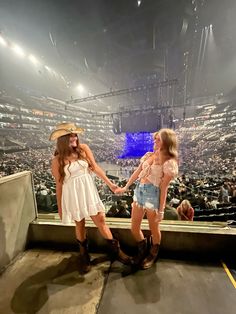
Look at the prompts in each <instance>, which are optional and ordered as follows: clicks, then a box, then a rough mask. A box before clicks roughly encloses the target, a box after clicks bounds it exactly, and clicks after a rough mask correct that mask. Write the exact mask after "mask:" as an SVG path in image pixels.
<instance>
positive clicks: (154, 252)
mask: <svg viewBox="0 0 236 314" xmlns="http://www.w3.org/2000/svg"><path fill="white" fill-rule="evenodd" d="M159 247H160V244H152V246H151V249H150V252H149V255H148V256H147V257H146V258H145V260H144V261H143V262H142V264H141V269H148V268H150V267H152V265H153V264H154V263H155V262H156V261H157V257H158V252H159Z"/></svg>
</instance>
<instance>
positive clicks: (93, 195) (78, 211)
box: [61, 160, 105, 224]
mask: <svg viewBox="0 0 236 314" xmlns="http://www.w3.org/2000/svg"><path fill="white" fill-rule="evenodd" d="M64 169H65V173H66V176H65V179H64V183H63V185H62V200H61V204H62V222H63V223H64V224H69V223H72V222H74V220H76V221H80V220H82V219H83V218H88V217H90V216H93V215H96V214H97V213H98V212H105V207H104V205H103V203H102V201H101V199H100V197H99V195H98V191H97V188H96V186H95V183H94V180H93V178H92V176H91V174H90V171H89V168H88V163H87V162H86V161H84V160H77V161H72V162H71V163H70V164H68V165H66V166H65V168H64Z"/></svg>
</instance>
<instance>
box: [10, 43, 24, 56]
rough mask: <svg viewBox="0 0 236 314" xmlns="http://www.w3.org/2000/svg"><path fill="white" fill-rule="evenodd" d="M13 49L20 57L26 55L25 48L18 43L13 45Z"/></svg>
mask: <svg viewBox="0 0 236 314" xmlns="http://www.w3.org/2000/svg"><path fill="white" fill-rule="evenodd" d="M12 50H13V51H14V52H15V53H16V54H17V55H18V56H20V57H24V56H25V53H24V50H23V49H22V48H21V47H19V46H18V45H13V46H12Z"/></svg>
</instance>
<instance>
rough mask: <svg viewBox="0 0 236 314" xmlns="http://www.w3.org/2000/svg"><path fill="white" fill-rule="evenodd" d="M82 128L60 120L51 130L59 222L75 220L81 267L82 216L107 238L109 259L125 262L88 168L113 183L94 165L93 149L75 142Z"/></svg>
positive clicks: (83, 253) (84, 242)
mask: <svg viewBox="0 0 236 314" xmlns="http://www.w3.org/2000/svg"><path fill="white" fill-rule="evenodd" d="M82 132H83V129H81V128H78V127H77V126H76V125H75V124H74V123H61V124H59V125H57V127H56V129H55V130H54V131H53V132H52V133H51V135H50V140H57V146H56V151H55V154H54V155H55V157H54V158H53V160H52V175H53V176H54V178H55V181H56V196H57V206H58V213H59V216H60V218H61V220H62V222H63V223H65V224H68V223H71V222H75V224H76V226H75V233H76V239H77V241H78V243H79V246H80V254H81V256H82V260H83V266H84V271H86V272H87V271H89V269H90V257H89V253H88V243H87V239H86V229H85V219H86V218H88V217H91V219H92V220H93V222H94V224H95V225H96V226H97V227H98V229H99V231H100V233H101V235H102V236H103V237H104V238H105V239H106V240H107V242H108V245H109V247H110V255H111V256H110V257H111V259H112V260H115V259H118V260H120V261H121V262H123V263H129V261H130V259H129V257H128V256H127V255H125V254H124V253H123V252H122V251H121V249H120V246H119V242H118V241H117V240H116V239H114V238H113V236H112V233H111V231H110V229H109V227H108V226H107V225H106V223H105V208H104V205H103V203H102V201H101V200H100V198H99V194H98V191H97V188H96V186H95V183H94V181H93V178H92V176H91V172H94V173H95V174H96V175H97V176H98V177H100V178H101V179H102V180H103V181H104V182H105V183H106V184H107V185H108V186H109V188H110V189H111V190H112V191H114V190H115V189H116V188H117V186H116V185H115V184H113V183H112V182H111V181H110V180H109V178H108V177H107V176H106V175H105V173H104V171H103V170H102V169H101V168H100V167H99V166H98V165H97V163H96V162H95V159H94V157H93V153H92V151H91V150H90V148H89V147H88V145H86V144H81V143H80V142H79V139H78V136H77V134H79V133H82Z"/></svg>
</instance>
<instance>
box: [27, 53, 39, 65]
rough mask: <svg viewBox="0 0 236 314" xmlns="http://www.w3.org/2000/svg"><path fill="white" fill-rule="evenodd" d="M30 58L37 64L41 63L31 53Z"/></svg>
mask: <svg viewBox="0 0 236 314" xmlns="http://www.w3.org/2000/svg"><path fill="white" fill-rule="evenodd" d="M29 60H30V61H31V62H32V63H33V64H35V65H37V64H39V61H38V60H37V59H36V58H35V56H33V55H29Z"/></svg>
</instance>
